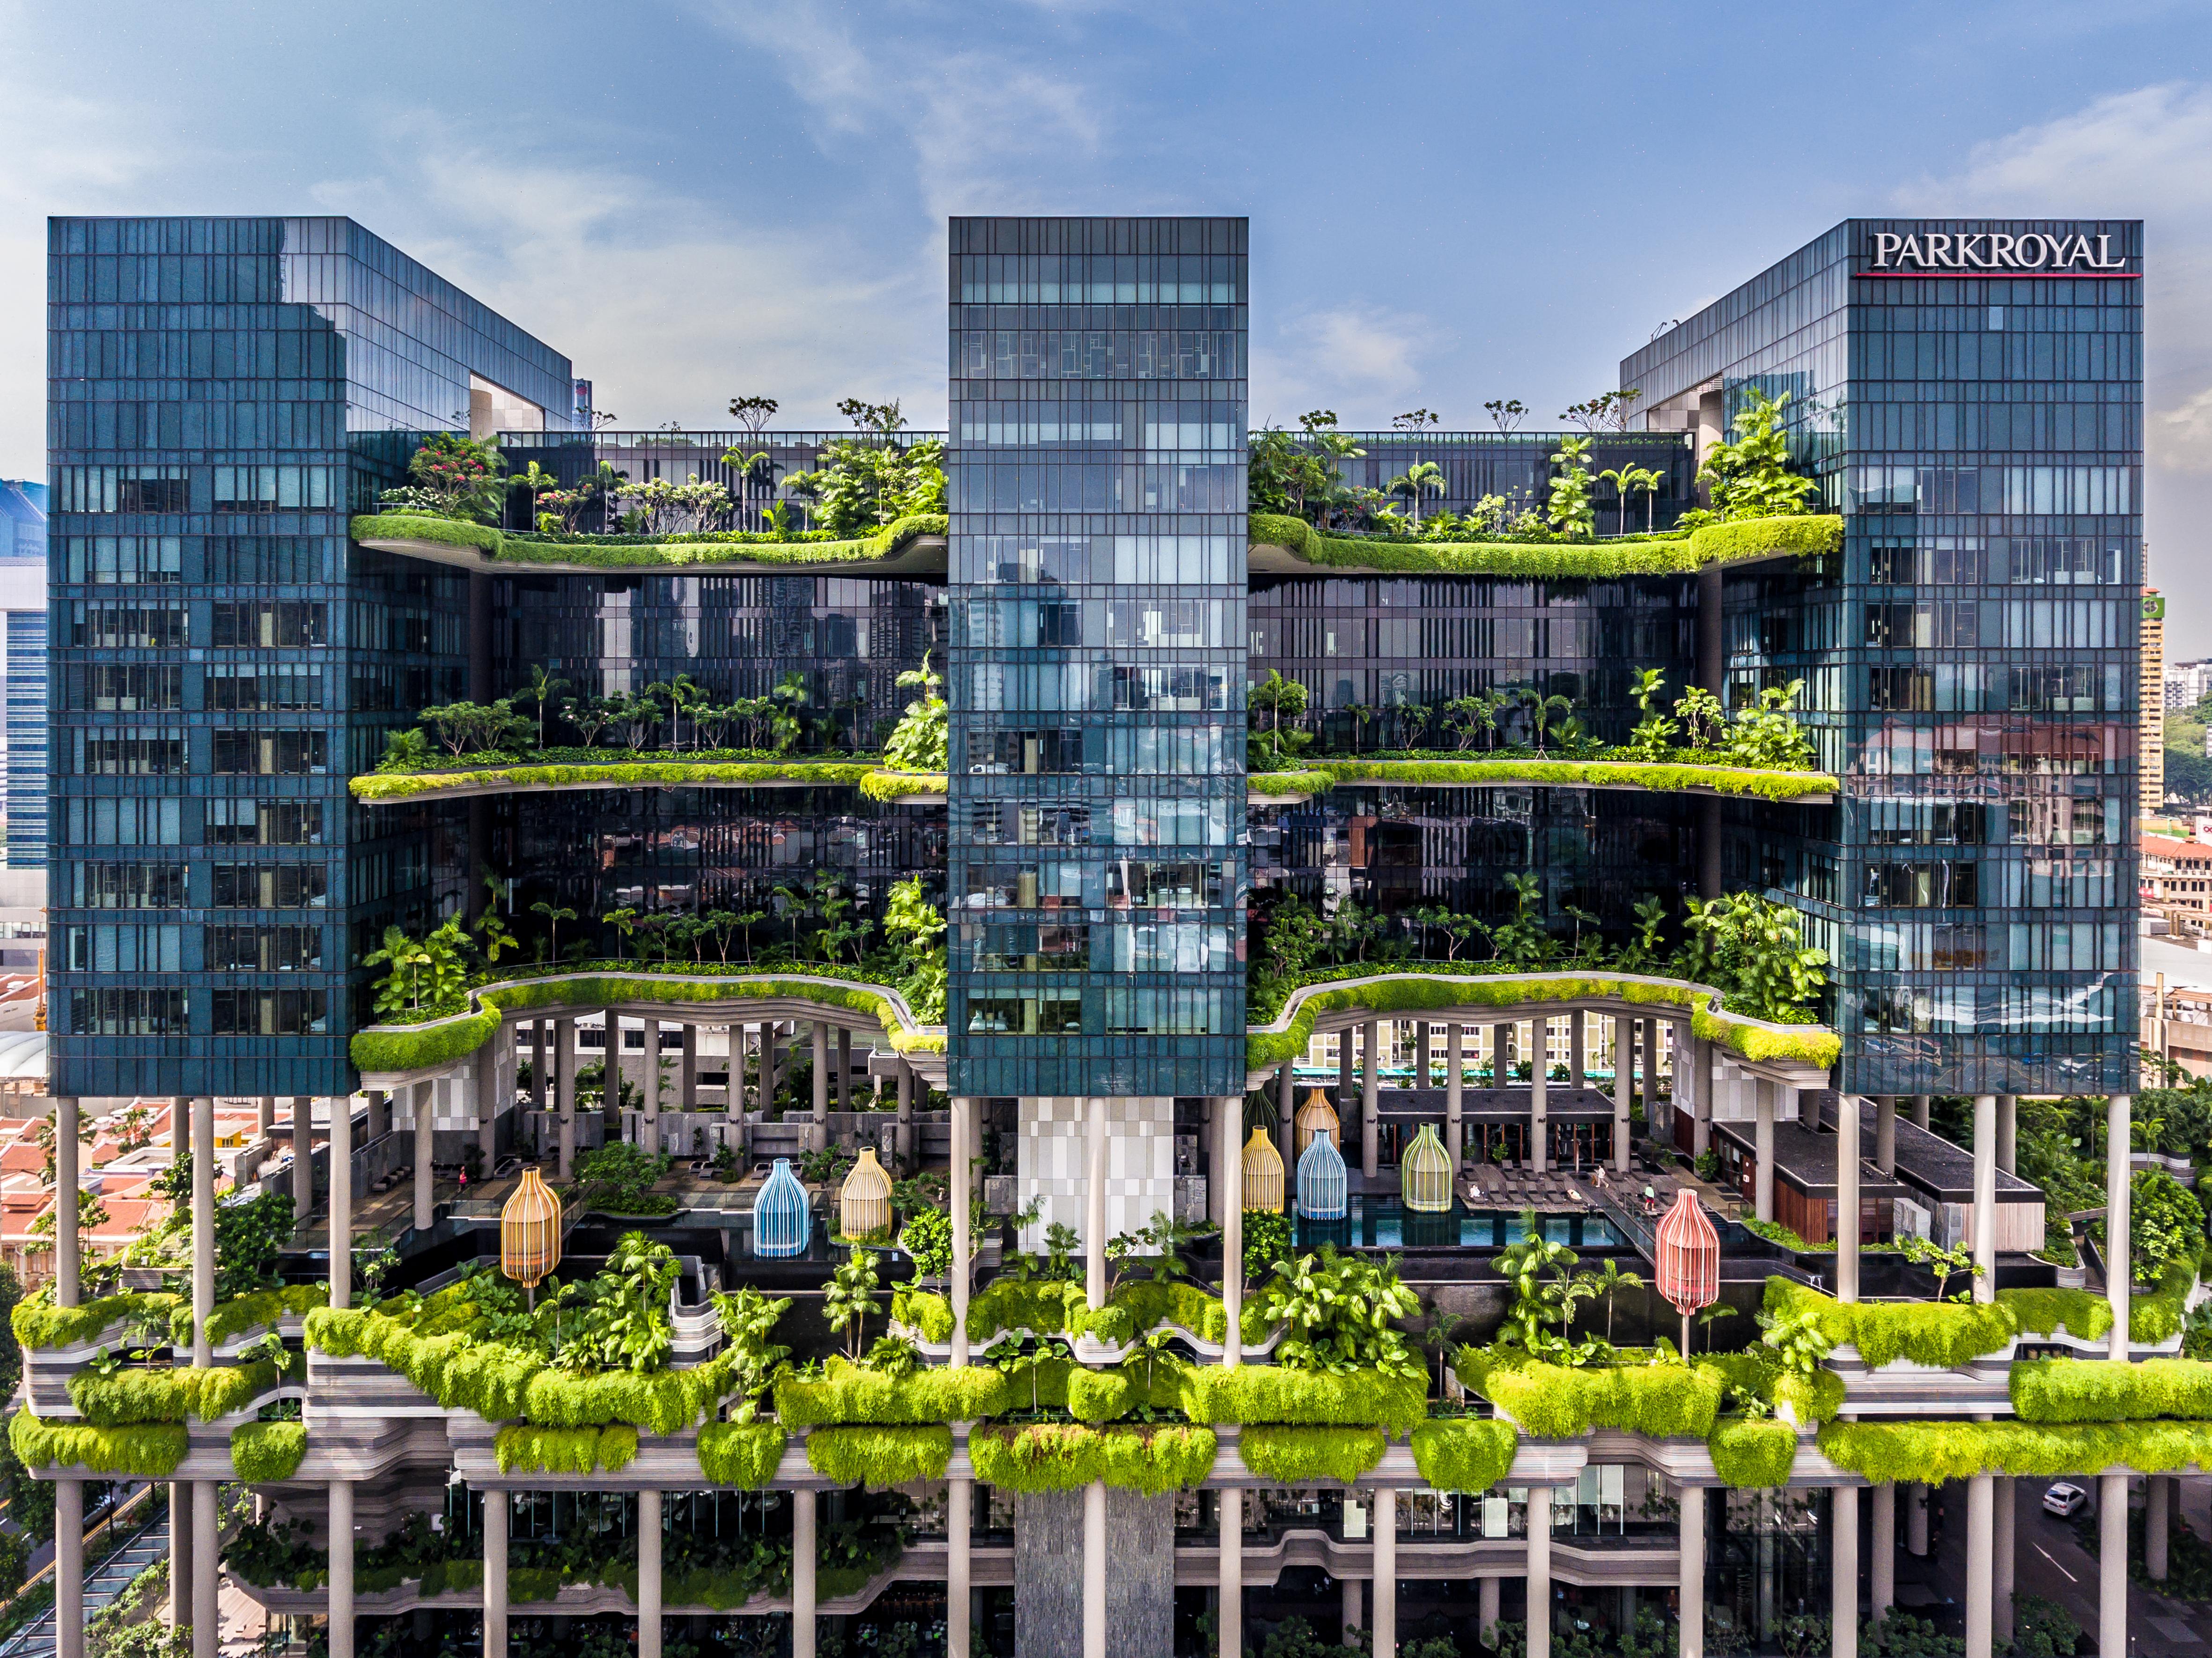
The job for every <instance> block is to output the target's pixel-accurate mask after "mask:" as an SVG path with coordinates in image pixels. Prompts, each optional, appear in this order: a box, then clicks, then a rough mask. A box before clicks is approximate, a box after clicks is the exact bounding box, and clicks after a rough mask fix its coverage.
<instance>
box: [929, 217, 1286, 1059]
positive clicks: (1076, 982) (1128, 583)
mask: <svg viewBox="0 0 2212 1658" xmlns="http://www.w3.org/2000/svg"><path fill="white" fill-rule="evenodd" d="M1245 266H1246V226H1245V221H1243V219H1141V218H1139V219H1012V218H1008V219H991V218H971V219H955V220H953V221H952V222H951V290H950V298H951V440H950V443H949V446H948V448H949V453H948V464H947V467H946V472H947V477H948V480H949V485H950V504H951V516H952V528H951V581H950V586H951V594H950V598H951V652H950V658H949V661H948V665H947V666H948V673H947V684H946V696H947V700H948V701H949V702H950V704H951V772H952V778H951V811H950V828H949V840H950V874H949V880H948V899H949V903H950V907H951V915H952V916H953V918H954V930H953V938H952V951H951V958H952V975H951V1002H950V1009H949V1013H948V1018H949V1022H950V1025H951V1087H952V1090H954V1091H955V1092H957V1093H962V1094H970V1095H984V1096H1069V1097H1074V1098H1084V1097H1091V1098H1101V1097H1114V1096H1146V1097H1149V1098H1171V1097H1173V1096H1197V1095H1226V1094H1242V1093H1243V1087H1244V961H1243V902H1244V886H1245V874H1246V872H1245V859H1244V852H1243V841H1244V822H1245V805H1244V729H1243V727H1244V714H1243V709H1244V685H1245V655H1246V639H1245V625H1244V608H1245V598H1244V594H1245V447H1244V446H1245V418H1246V391H1245V385H1246V368H1245V334H1246V301H1247V294H1246V285H1245Z"/></svg>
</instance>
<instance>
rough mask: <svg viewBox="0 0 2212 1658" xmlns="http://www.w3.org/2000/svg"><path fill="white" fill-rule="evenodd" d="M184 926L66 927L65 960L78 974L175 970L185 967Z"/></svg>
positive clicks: (63, 955)
mask: <svg viewBox="0 0 2212 1658" xmlns="http://www.w3.org/2000/svg"><path fill="white" fill-rule="evenodd" d="M184 937H185V930H184V928H182V927H180V926H109V925H107V924H106V923H101V924H100V925H98V926H70V927H64V928H63V929H62V959H63V963H64V965H65V966H66V967H67V968H68V969H70V971H71V972H74V973H175V972H179V971H180V970H181V969H183V967H184Z"/></svg>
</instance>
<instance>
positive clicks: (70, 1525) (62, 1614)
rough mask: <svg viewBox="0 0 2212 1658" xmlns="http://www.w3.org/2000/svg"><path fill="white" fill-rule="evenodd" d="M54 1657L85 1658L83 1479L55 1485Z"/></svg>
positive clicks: (69, 1480)
mask: <svg viewBox="0 0 2212 1658" xmlns="http://www.w3.org/2000/svg"><path fill="white" fill-rule="evenodd" d="M71 1103H75V1102H71ZM70 1304H71V1305H75V1303H70ZM54 1655H55V1658H84V1482H83V1481H82V1480H81V1479H57V1480H55V1481H54Z"/></svg>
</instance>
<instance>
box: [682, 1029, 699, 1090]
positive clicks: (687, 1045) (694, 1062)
mask: <svg viewBox="0 0 2212 1658" xmlns="http://www.w3.org/2000/svg"><path fill="white" fill-rule="evenodd" d="M683 1030H684V1071H683V1081H684V1094H683V1100H684V1105H683V1108H684V1110H686V1111H696V1110H697V1109H698V1108H699V1027H698V1026H697V1025H696V1024H693V1023H690V1021H688V1020H687V1021H686V1022H685V1023H684V1027H683Z"/></svg>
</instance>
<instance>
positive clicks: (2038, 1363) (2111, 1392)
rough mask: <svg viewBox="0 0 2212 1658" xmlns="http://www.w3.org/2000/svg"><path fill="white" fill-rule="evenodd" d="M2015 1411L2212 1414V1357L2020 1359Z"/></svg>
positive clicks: (2061, 1416) (2084, 1418)
mask: <svg viewBox="0 0 2212 1658" xmlns="http://www.w3.org/2000/svg"><path fill="white" fill-rule="evenodd" d="M2010 1390H2011V1394H2012V1407H2013V1410H2014V1412H2015V1413H2016V1414H2017V1415H2018V1416H2019V1417H2020V1418H2021V1421H2023V1422H2043V1423H2055V1422H2137V1421H2147V1420H2149V1419H2152V1418H2158V1417H2179V1418H2190V1419H2192V1420H2196V1421H2198V1422H2203V1421H2208V1420H2212V1363H2205V1362H2203V1361H2202V1360H2199V1359H2192V1358H2152V1359H2146V1360H2144V1361H2143V1362H2142V1363H2140V1364H2114V1363H2111V1362H2110V1361H2109V1360H2102V1359H2100V1360H2088V1361H2085V1360H2081V1359H2075V1358H2041V1359H2032V1360H2016V1361H2015V1363H2013V1365H2012V1367H2011V1372H2010Z"/></svg>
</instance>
